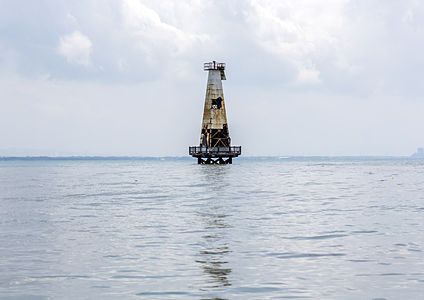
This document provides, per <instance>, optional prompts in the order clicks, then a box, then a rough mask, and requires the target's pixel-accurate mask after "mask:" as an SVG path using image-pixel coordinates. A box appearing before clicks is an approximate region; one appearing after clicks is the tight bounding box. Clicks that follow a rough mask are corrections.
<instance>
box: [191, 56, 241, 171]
mask: <svg viewBox="0 0 424 300" xmlns="http://www.w3.org/2000/svg"><path fill="white" fill-rule="evenodd" d="M203 69H204V70H205V71H208V72H209V74H208V84H207V87H206V97H205V107H204V109H203V122H202V131H201V133H200V146H192V147H189V154H190V155H191V156H193V157H197V163H198V164H231V163H232V162H233V157H237V156H239V155H240V154H241V146H231V138H230V133H229V130H228V123H227V115H226V112H225V102H224V92H223V89H222V80H226V77H225V63H217V62H216V61H213V62H209V63H205V64H204V66H203Z"/></svg>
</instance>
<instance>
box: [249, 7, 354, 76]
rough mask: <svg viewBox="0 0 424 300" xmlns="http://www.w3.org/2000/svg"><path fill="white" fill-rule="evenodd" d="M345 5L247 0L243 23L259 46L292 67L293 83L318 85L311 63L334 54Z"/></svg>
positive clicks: (317, 72) (314, 66)
mask: <svg viewBox="0 0 424 300" xmlns="http://www.w3.org/2000/svg"><path fill="white" fill-rule="evenodd" d="M347 2H348V1H347V0H344V1H313V2H311V1H302V0H295V1H257V0H251V1H250V5H251V9H250V10H249V11H248V12H247V14H246V20H247V23H248V24H249V25H250V28H251V30H252V32H253V34H254V35H255V37H256V40H257V42H258V43H259V45H261V46H262V47H263V48H264V49H265V50H266V51H269V52H271V53H274V54H276V55H277V56H279V57H280V58H281V59H282V60H286V61H289V62H290V63H292V64H293V65H294V66H295V68H296V69H297V72H298V75H297V78H296V83H320V82H321V79H320V70H318V69H317V67H316V65H315V63H314V60H317V59H319V58H320V57H322V56H323V55H327V54H328V53H329V52H332V54H333V55H337V54H338V53H337V51H336V50H337V49H338V47H339V43H340V40H339V37H340V35H341V28H342V26H343V23H344V22H345V17H344V15H343V8H344V6H345V4H346V3H347Z"/></svg>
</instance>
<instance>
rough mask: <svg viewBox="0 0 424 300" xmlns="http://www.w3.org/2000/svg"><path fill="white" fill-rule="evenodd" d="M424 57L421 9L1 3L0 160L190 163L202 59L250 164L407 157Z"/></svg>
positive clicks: (354, 0) (329, 2)
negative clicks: (214, 65)
mask: <svg viewBox="0 0 424 300" xmlns="http://www.w3.org/2000/svg"><path fill="white" fill-rule="evenodd" d="M423 53H424V1H420V0H398V1H390V0H380V1H374V0H351V1H349V0H326V1H325V0H309V1H304V0H286V1H283V0H282V1H255V0H250V1H241V0H225V1H209V0H179V1H168V0H161V1H157V0H122V1H120V0H101V1H100V0H81V1H77V0H72V1H71V0H69V1H65V0H62V1H61V0H37V1H28V0H0V105H1V108H0V155H139V156H164V155H170V156H180V155H186V154H187V152H188V146H189V145H195V144H198V143H199V138H200V126H201V120H202V112H203V102H204V95H205V87H206V80H207V73H206V72H204V71H203V63H204V62H207V61H211V60H216V61H219V62H225V63H226V64H227V71H226V74H227V81H224V95H225V100H226V108H227V116H228V121H229V129H230V134H231V138H232V143H233V144H235V145H242V146H243V152H244V154H245V155H410V154H411V153H412V152H415V150H416V148H417V147H420V146H424V96H423V95H424V54H423Z"/></svg>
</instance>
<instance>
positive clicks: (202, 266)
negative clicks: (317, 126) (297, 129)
mask: <svg viewBox="0 0 424 300" xmlns="http://www.w3.org/2000/svg"><path fill="white" fill-rule="evenodd" d="M423 251H424V160H413V159H402V158H322V157H321V158H250V159H246V158H244V159H243V158H239V159H235V160H234V164H233V165H225V166H205V165H197V164H196V161H195V160H194V159H191V158H187V159H175V158H163V159H142V158H110V159H103V158H86V159H81V158H80V159H71V158H68V159H54V160H52V159H46V158H39V159H25V160H22V159H0V299H286V298H288V299H293V298H295V299H424V252H423Z"/></svg>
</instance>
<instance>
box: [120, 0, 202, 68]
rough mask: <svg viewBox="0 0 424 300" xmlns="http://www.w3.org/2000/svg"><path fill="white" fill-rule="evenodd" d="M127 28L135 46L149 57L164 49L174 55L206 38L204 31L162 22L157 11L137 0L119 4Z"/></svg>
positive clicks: (153, 56) (128, 0) (182, 52)
mask: <svg viewBox="0 0 424 300" xmlns="http://www.w3.org/2000/svg"><path fill="white" fill-rule="evenodd" d="M122 13H123V20H124V24H125V26H126V29H127V30H128V31H130V33H131V34H133V35H134V36H135V37H136V38H137V40H138V46H139V47H140V48H141V49H142V50H143V51H144V53H145V54H146V55H147V58H148V59H149V60H154V59H155V57H156V54H157V53H160V52H163V51H164V50H165V51H166V52H167V54H168V55H170V56H171V57H176V56H179V55H181V54H184V53H186V52H187V51H189V50H190V48H191V47H192V46H193V44H194V43H197V42H204V41H206V40H207V39H208V36H207V35H206V34H194V33H190V32H188V31H183V30H181V29H179V28H177V27H175V26H173V25H170V24H168V23H166V22H163V21H162V20H161V18H160V16H159V14H158V13H157V12H156V11H155V10H154V9H152V8H150V7H148V6H146V5H145V4H143V3H142V2H141V1H139V0H125V1H123V5H122Z"/></svg>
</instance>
